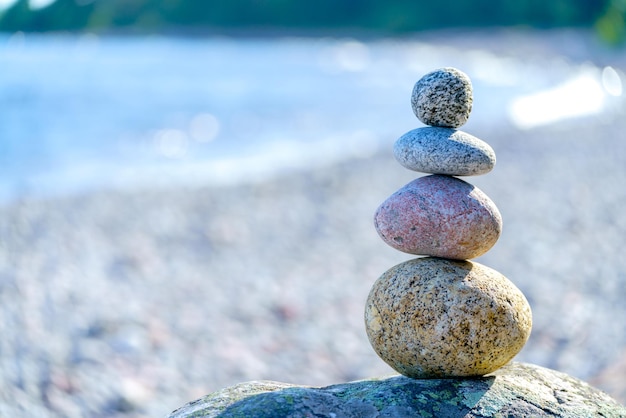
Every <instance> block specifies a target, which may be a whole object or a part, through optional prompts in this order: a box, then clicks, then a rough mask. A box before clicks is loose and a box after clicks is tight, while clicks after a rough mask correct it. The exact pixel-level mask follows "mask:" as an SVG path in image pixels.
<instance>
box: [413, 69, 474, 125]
mask: <svg viewBox="0 0 626 418" xmlns="http://www.w3.org/2000/svg"><path fill="white" fill-rule="evenodd" d="M472 102H473V92H472V82H471V81H470V79H469V77H468V76H467V75H466V74H465V73H463V72H462V71H459V70H457V69H456V68H451V67H447V68H441V69H439V70H435V71H432V72H430V73H428V74H426V75H425V76H424V77H422V78H421V79H420V80H419V81H418V82H417V83H415V86H414V87H413V93H412V94H411V105H412V107H413V113H415V116H417V118H418V119H419V120H420V121H422V122H423V123H425V124H426V125H430V126H442V127H446V128H458V127H459V126H461V125H463V124H465V122H467V119H469V115H470V112H471V111H472Z"/></svg>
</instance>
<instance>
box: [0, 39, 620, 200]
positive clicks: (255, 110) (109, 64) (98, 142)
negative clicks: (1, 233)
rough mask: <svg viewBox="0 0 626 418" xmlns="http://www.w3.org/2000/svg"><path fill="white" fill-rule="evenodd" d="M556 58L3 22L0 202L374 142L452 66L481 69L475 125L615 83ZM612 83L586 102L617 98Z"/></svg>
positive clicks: (192, 180)
mask: <svg viewBox="0 0 626 418" xmlns="http://www.w3.org/2000/svg"><path fill="white" fill-rule="evenodd" d="M546 64H550V63H546V62H525V61H522V60H517V61H516V60H515V59H513V58H511V57H508V58H504V57H498V56H494V55H493V54H490V53H488V52H486V51H481V50H480V49H475V50H471V51H467V50H455V49H454V48H441V47H435V46H432V45H429V44H426V43H422V42H418V41H410V40H403V41H398V40H378V41H372V42H367V43H362V42H357V41H354V40H350V39H297V38H283V39H230V38H220V37H213V38H192V39H189V38H167V37H156V36H155V37H114V36H111V37H98V36H95V35H79V36H70V35H66V36H62V35H47V36H43V35H22V34H15V35H4V36H3V37H0V201H7V200H13V199H16V198H19V197H22V196H32V195H35V196H38V195H58V194H66V193H77V192H83V191H90V190H96V189H100V188H129V187H140V188H146V187H154V186H168V185H176V184H198V183H199V184H208V183H224V182H237V181H242V180H245V179H246V178H253V177H260V176H264V175H268V174H272V173H275V172H276V171H278V170H282V169H289V168H292V167H299V166H303V165H311V164H320V163H323V162H328V161H333V160H337V159H341V158H346V157H349V156H354V155H369V154H371V153H372V152H374V151H376V149H378V148H379V147H381V146H389V144H391V143H393V141H394V140H395V139H396V138H397V137H398V136H400V135H401V134H402V133H404V132H406V131H408V130H410V129H413V128H415V127H418V126H421V123H420V122H419V121H417V119H416V118H415V117H414V116H413V114H412V111H411V107H410V102H409V98H410V92H411V89H412V86H413V84H414V83H415V81H416V80H417V79H419V78H420V77H421V76H422V75H423V74H425V73H426V72H428V71H431V70H433V69H435V68H439V67H443V66H455V67H458V68H461V69H463V71H465V72H467V73H468V75H470V77H471V78H472V81H473V84H474V90H475V105H474V110H473V113H472V117H471V118H470V122H469V123H468V124H467V125H466V127H464V128H463V129H466V130H467V131H469V132H472V130H476V129H477V128H478V127H479V126H480V125H484V124H491V125H493V124H498V123H502V124H518V125H520V124H521V125H524V124H526V125H529V123H530V125H532V124H533V120H532V117H533V116H532V115H530V116H529V115H526V116H528V117H526V116H524V115H521V116H520V114H519V113H520V112H522V113H523V112H527V111H526V110H524V107H523V106H521V107H520V106H518V108H519V109H522V110H519V111H518V112H517V113H518V114H517V115H516V114H515V112H513V111H512V110H511V109H514V108H515V107H514V106H513V107H512V104H514V103H516V100H519V99H520V98H524V97H526V98H528V97H531V98H532V95H533V94H536V93H538V92H545V91H550V89H554V88H555V87H558V86H560V85H562V84H563V83H564V82H565V81H567V80H570V81H572V80H577V79H580V78H581V77H582V76H585V75H588V76H589V77H587V78H588V79H591V80H592V85H591V87H590V88H591V90H593V88H594V87H593V86H594V84H593V83H594V82H595V83H596V85H599V84H598V83H600V82H601V81H602V75H603V73H602V72H601V70H602V69H601V68H596V67H594V66H593V65H587V66H586V67H584V68H583V67H581V66H575V65H565V64H563V65H559V66H555V65H552V64H550V65H549V66H548V65H546ZM548 68H549V69H550V70H549V71H548V70H547V69H548ZM609 76H610V74H609ZM583 78H584V77H583ZM609 78H610V77H609ZM614 78H615V77H614ZM593 80H595V81H593ZM618 82H619V79H618ZM570 84H571V83H570ZM605 87H606V86H605ZM620 88H621V87H620ZM620 91H621V90H620ZM589 94H590V95H592V94H593V91H592V92H590V93H589ZM598 94H600V96H601V97H600V96H599V99H598V100H600V104H599V105H598V106H600V108H597V109H588V110H586V112H588V113H589V112H601V111H607V106H609V105H610V104H611V103H612V102H611V101H610V100H608V99H606V98H607V97H609V96H610V95H608V94H606V92H600V93H598ZM613 96H615V94H613ZM605 99H606V100H605ZM542 100H543V99H542ZM520 103H521V102H520ZM522 104H523V103H522ZM526 107H527V108H528V107H529V106H526ZM530 107H531V108H532V107H533V105H532V101H531V104H530ZM584 112H585V110H584V111H583V113H584ZM565 116H566V117H567V115H565ZM524 117H526V119H524ZM529 117H530V119H528V118H529ZM557 117H558V116H557ZM529 120H530V122H529ZM540 123H549V122H546V121H543V122H541V121H539V123H538V124H540ZM530 125H529V126H530ZM522 127H524V126H522ZM526 127H528V126H526Z"/></svg>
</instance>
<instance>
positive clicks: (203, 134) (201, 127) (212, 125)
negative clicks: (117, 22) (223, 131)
mask: <svg viewBox="0 0 626 418" xmlns="http://www.w3.org/2000/svg"><path fill="white" fill-rule="evenodd" d="M219 133H220V121H219V119H218V118H217V117H215V116H214V115H212V114H210V113H201V114H199V115H196V116H195V117H194V118H193V119H192V120H191V122H190V123H189V135H190V136H191V138H192V139H194V140H195V141H198V142H209V141H213V140H214V139H215V138H217V136H218V135H219Z"/></svg>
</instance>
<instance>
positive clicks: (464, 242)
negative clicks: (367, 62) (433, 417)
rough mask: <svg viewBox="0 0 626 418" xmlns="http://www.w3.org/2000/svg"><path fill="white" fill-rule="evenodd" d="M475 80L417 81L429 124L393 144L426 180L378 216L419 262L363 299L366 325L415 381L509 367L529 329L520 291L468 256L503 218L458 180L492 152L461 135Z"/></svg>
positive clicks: (386, 234) (454, 75)
mask: <svg viewBox="0 0 626 418" xmlns="http://www.w3.org/2000/svg"><path fill="white" fill-rule="evenodd" d="M472 102H473V93H472V85H471V81H470V80H469V78H468V77H467V75H465V74H464V73H462V72H461V71H459V70H457V69H454V68H443V69H439V70H436V71H433V72H431V73H429V74H427V75H425V76H424V77H423V78H422V79H420V80H419V81H418V82H417V83H416V84H415V87H414V89H413V94H412V97H411V103H412V106H413V111H414V113H415V115H416V116H417V118H418V119H419V120H420V121H422V122H423V123H424V124H426V125H429V126H427V127H423V128H418V129H414V130H412V131H410V132H408V133H406V134H405V135H403V136H402V137H400V139H398V140H397V142H396V143H395V145H394V156H395V158H396V160H397V161H398V162H399V163H400V164H402V165H403V166H404V167H406V168H408V169H411V170H414V171H417V172H421V173H427V174H429V175H427V176H423V177H419V178H417V179H415V180H413V181H412V182H410V183H409V184H407V185H405V186H404V187H402V188H401V189H399V190H398V191H397V192H395V193H394V194H392V195H391V196H390V197H389V198H388V199H387V200H385V202H383V203H382V204H381V205H380V207H379V208H378V210H377V211H376V214H375V226H376V230H377V231H378V233H379V235H380V236H381V238H382V239H383V240H384V241H385V242H386V243H387V244H389V245H390V246H392V247H394V248H396V249H398V250H400V251H403V252H406V253H410V254H414V255H419V256H426V257H419V258H415V259H412V260H409V261H406V262H404V263H401V264H399V265H397V266H394V267H392V268H391V269H389V270H388V271H387V272H385V273H384V274H383V275H382V276H381V277H380V278H379V279H378V280H377V281H376V283H375V284H374V286H373V287H372V290H371V291H370V294H369V297H368V299H367V303H366V308H365V323H366V330H367V334H368V337H369V340H370V342H371V344H372V347H373V348H374V350H375V351H376V352H377V353H378V355H379V356H380V357H381V358H382V359H383V360H384V361H385V362H386V363H388V364H389V365H390V366H391V367H392V368H394V369H395V370H397V371H398V372H400V373H402V374H403V375H406V376H408V377H413V378H435V377H440V378H446V377H464V376H482V375H485V374H488V373H491V372H493V371H495V370H496V369H498V368H500V367H502V366H503V365H505V364H506V363H508V362H509V361H510V360H511V359H512V358H513V357H514V356H515V355H516V354H517V353H518V352H519V351H520V350H521V349H522V347H523V346H524V344H525V343H526V341H527V339H528V336H529V335H530V329H531V325H532V318H531V311H530V307H529V305H528V302H527V300H526V298H525V297H524V295H523V294H522V292H521V291H520V290H519V289H518V288H517V287H515V285H514V284H513V283H511V282H510V281H509V280H508V279H507V278H506V277H504V276H503V275H502V274H500V273H499V272H497V271H495V270H493V269H491V268H489V267H486V266H484V265H481V264H479V263H477V262H472V261H469V259H472V258H475V257H478V256H480V255H482V254H484V253H486V252H487V251H489V249H490V248H491V247H492V246H493V245H494V244H495V243H496V241H497V240H498V238H499V237H500V233H501V230H502V218H501V216H500V212H499V211H498V208H497V207H496V205H495V204H494V203H493V202H492V201H491V199H489V197H488V196H487V195H486V194H485V193H483V192H482V191H481V190H479V189H478V188H477V187H475V186H473V185H471V184H470V183H467V182H465V181H463V180H461V179H459V178H457V177H459V176H473V175H480V174H485V173H488V172H489V171H491V170H492V169H493V167H494V165H495V161H496V158H495V153H494V151H493V149H492V148H491V147H490V146H489V145H488V144H487V143H485V142H484V141H482V140H480V139H478V138H476V137H474V136H472V135H470V134H468V133H465V132H462V131H460V130H458V129H457V128H459V127H460V126H462V125H463V124H464V123H465V122H467V120H468V118H469V114H470V112H471V109H472Z"/></svg>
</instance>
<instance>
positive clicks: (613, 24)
mask: <svg viewBox="0 0 626 418" xmlns="http://www.w3.org/2000/svg"><path fill="white" fill-rule="evenodd" d="M595 27H596V31H597V32H598V34H599V35H600V37H601V38H602V39H604V40H605V41H606V42H608V43H609V44H612V45H619V44H623V43H624V42H625V41H626V0H611V1H610V2H609V4H608V5H607V8H606V11H605V12H604V14H603V15H602V16H601V17H600V18H599V19H598V20H597V21H596V24H595Z"/></svg>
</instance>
